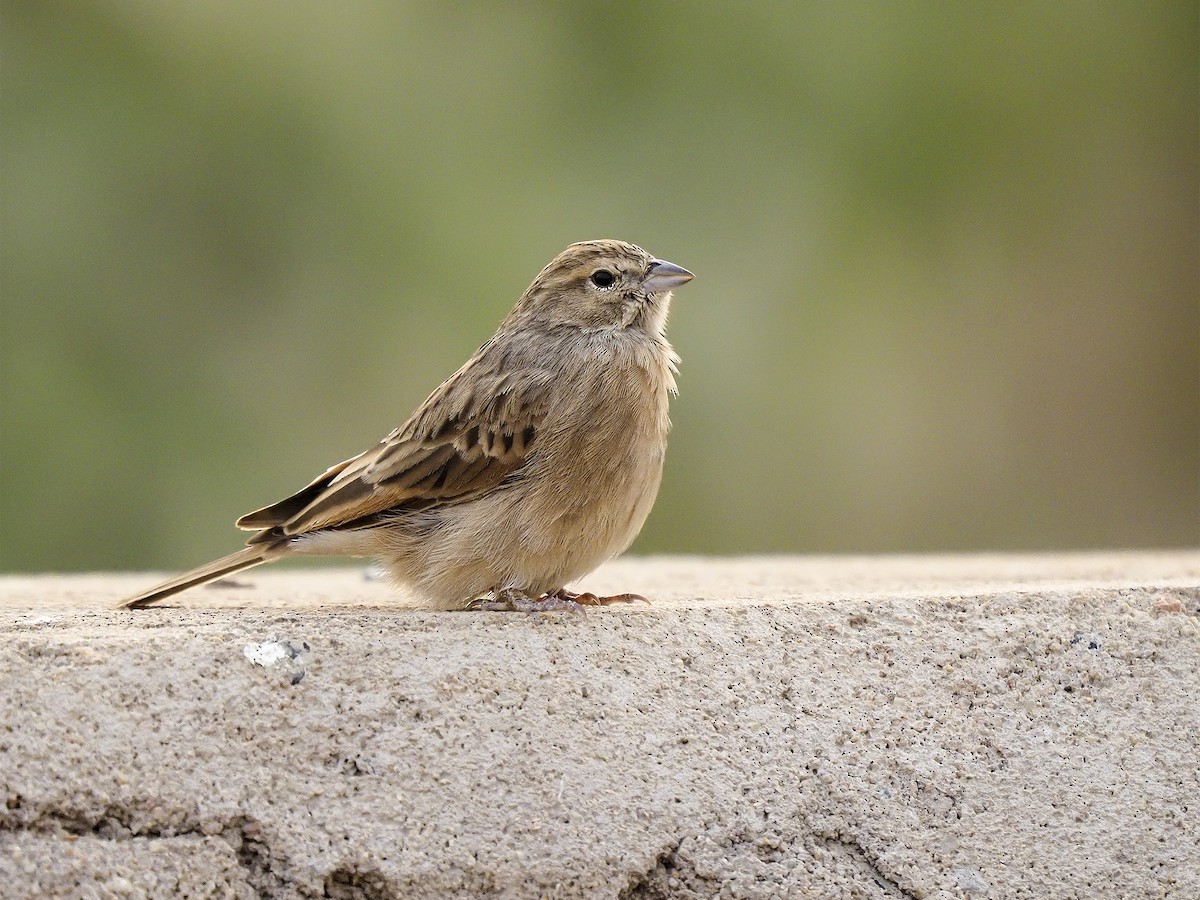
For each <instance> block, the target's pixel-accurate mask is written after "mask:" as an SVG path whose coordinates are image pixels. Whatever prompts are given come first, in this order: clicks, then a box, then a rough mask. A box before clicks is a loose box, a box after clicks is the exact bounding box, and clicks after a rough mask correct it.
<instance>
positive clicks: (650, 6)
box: [0, 0, 1200, 570]
mask: <svg viewBox="0 0 1200 900" xmlns="http://www.w3.org/2000/svg"><path fill="white" fill-rule="evenodd" d="M2 10H3V12H2V14H0V79H2V85H0V87H2V90H0V142H2V143H0V149H2V153H3V155H2V180H0V189H2V195H0V203H2V216H3V218H2V223H0V254H2V256H0V299H2V303H3V307H2V318H0V334H2V338H0V341H2V351H3V357H2V365H3V372H2V388H0V389H2V395H0V416H2V420H0V436H2V438H0V439H2V444H0V467H2V468H0V504H2V505H0V528H2V531H0V567H3V568H4V569H7V570H39V569H118V568H131V567H132V568H144V567H163V568H166V567H181V566H186V565H190V564H194V563H198V562H200V561H202V560H204V559H206V558H208V557H210V556H216V555H218V554H221V553H225V552H227V551H229V550H231V549H233V548H234V547H235V546H237V545H238V543H239V542H240V538H239V536H238V533H237V532H235V531H234V530H233V529H232V527H231V521H232V519H233V518H234V517H235V516H236V515H238V514H240V513H242V512H245V511H246V510H248V509H251V508H253V507H255V506H258V505H261V504H263V503H266V502H268V501H272V500H275V499H277V498H278V497H280V496H282V495H284V494H286V493H290V492H291V491H292V490H294V489H296V488H298V487H299V486H301V485H302V484H303V483H304V482H305V481H307V480H308V479H309V478H311V477H312V476H314V475H315V474H317V473H318V472H320V471H321V470H322V469H324V468H325V467H326V466H327V465H329V464H330V463H333V462H335V461H337V460H339V459H342V458H344V457H346V456H349V455H351V454H353V453H356V452H358V451H359V450H362V449H364V448H365V447H366V446H368V445H369V444H370V443H372V442H374V441H376V440H378V439H379V438H380V437H382V436H383V434H385V433H386V432H387V431H388V430H390V429H391V428H392V427H393V426H394V425H395V424H396V423H397V422H399V421H400V420H401V419H402V418H404V417H405V416H406V415H407V414H408V413H409V411H410V410H411V409H412V408H413V407H414V406H415V405H416V403H418V402H419V401H420V400H421V399H423V398H424V396H425V394H426V393H427V392H428V391H429V390H431V389H432V388H433V387H434V385H436V384H437V383H438V382H439V381H440V380H441V379H442V378H443V377H444V376H446V375H447V374H449V373H450V372H451V371H452V370H453V369H454V368H456V367H457V366H458V365H459V364H460V363H461V362H462V361H463V360H464V359H465V358H466V357H467V356H468V354H469V353H470V352H471V351H472V350H473V349H474V348H475V347H476V346H477V345H478V344H479V343H481V342H482V341H483V340H484V339H485V338H486V337H487V336H488V335H489V334H490V333H491V331H492V329H493V327H494V326H495V324H496V322H498V321H499V319H500V318H501V316H502V315H503V314H504V313H505V312H506V311H507V309H508V308H509V306H510V305H511V304H512V303H513V301H514V300H515V299H516V298H517V296H518V295H519V294H520V292H521V291H522V290H523V289H524V287H525V286H526V285H527V284H528V282H529V281H530V280H531V279H532V277H533V276H534V275H535V274H536V273H537V271H538V269H539V268H540V267H541V266H542V265H543V264H544V263H545V262H546V261H548V260H549V259H550V257H551V256H553V255H554V254H555V253H557V252H558V251H559V250H560V249H562V247H563V246H565V245H566V244H567V243H569V242H571V241H575V240H581V239H587V238H594V237H619V238H624V239H626V240H631V241H635V242H637V243H640V244H642V245H643V246H645V247H647V248H648V249H649V250H650V251H651V252H653V253H656V254H658V255H660V256H663V257H665V258H667V259H670V260H672V261H675V262H677V263H680V264H681V265H685V266H687V267H689V268H691V269H692V270H693V271H695V272H696V273H697V275H698V278H697V280H696V281H695V282H694V283H693V284H691V285H688V287H687V288H686V289H684V290H682V291H680V292H679V294H678V295H677V297H676V302H675V306H674V316H673V322H672V329H671V337H672V340H673V342H674V343H675V345H676V347H677V349H678V350H679V352H680V354H681V355H682V356H683V360H684V362H683V368H682V377H681V380H680V386H681V390H682V393H681V396H680V397H679V399H678V401H677V402H676V404H675V406H674V419H675V423H676V425H675V432H674V435H673V438H672V446H671V452H670V453H669V454H668V457H667V472H666V477H665V481H664V485H663V491H662V494H661V496H660V499H659V502H658V505H657V507H656V509H655V511H654V513H653V515H652V516H651V518H650V522H649V523H648V525H647V527H646V529H645V531H644V532H643V535H642V537H641V538H640V539H639V542H638V543H637V545H636V547H635V549H637V550H639V551H641V552H652V551H689V552H701V553H724V552H747V551H822V552H824V551H862V552H875V551H909V550H943V549H944V550H958V549H1027V548H1045V549H1057V548H1071V547H1083V546H1129V547H1134V546H1145V545H1181V544H1183V545H1190V544H1195V543H1197V541H1200V207H1198V196H1200V181H1198V173H1200V138H1198V130H1200V124H1198V112H1197V111H1198V109H1200V102H1198V101H1200V98H1198V79H1197V72H1198V56H1200V54H1198V44H1200V22H1198V8H1197V4H1196V3H1195V0H1186V2H1154V0H1151V2H1113V3H1084V4H1060V3H1031V4H983V3H958V4H950V3H934V2H886V3H885V2H871V3H862V2H859V3H844V4H842V3H839V4H834V3H811V4H730V3H721V2H693V3H655V2H644V0H643V2H637V3H629V2H626V3H613V4H557V3H535V2H526V3H490V4H489V3H472V4H465V3H427V4H412V3H399V2H397V3H390V2H387V3H385V2H378V3H329V2H307V3H305V2H294V3H287V4H279V3H244V2H233V0H201V2H191V3H160V2H155V0H91V2H84V0H80V2H67V0H23V2H22V0H4V2H3V6H2Z"/></svg>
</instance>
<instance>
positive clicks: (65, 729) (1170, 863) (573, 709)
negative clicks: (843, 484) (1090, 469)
mask: <svg viewBox="0 0 1200 900" xmlns="http://www.w3.org/2000/svg"><path fill="white" fill-rule="evenodd" d="M152 578H153V576H145V575H139V576H136V577H135V576H112V575H102V576H71V577H66V576H62V577H59V576H45V577H36V578H21V577H8V578H5V579H0V800H2V801H3V802H2V803H0V884H2V885H4V888H3V893H4V895H5V896H14V895H15V896H30V897H35V896H83V897H109V896H129V897H134V896H150V897H164V896H175V895H178V894H186V895H188V896H219V897H221V896H237V897H254V896H260V895H262V896H272V897H322V896H328V897H364V898H390V897H406V898H407V897H445V896H454V895H460V896H504V897H535V896H548V897H622V898H648V897H712V896H717V895H720V896H729V897H794V896H809V895H812V896H821V897H959V896H970V897H989V896H990V897H1010V896H1029V897H1047V896H1053V897H1097V896H1139V897H1143V896H1149V897H1159V896H1162V897H1166V896H1179V897H1184V896H1200V805H1198V803H1197V797H1200V763H1198V762H1197V749H1196V748H1197V742H1198V740H1200V706H1198V704H1197V700H1196V697H1197V688H1198V686H1200V627H1198V622H1200V618H1198V616H1200V552H1194V551H1186V552H1170V553H1125V554H1082V555H1069V556H963V557H894V558H886V557H883V558H800V559H793V558H764V559H736V560H702V559H686V558H664V559H646V560H630V561H624V562H619V563H616V564H613V565H611V566H609V567H608V568H606V569H605V570H603V571H602V572H600V573H597V575H596V576H595V577H594V578H592V579H589V580H588V582H587V587H589V588H591V589H598V590H608V591H612V590H616V589H621V590H636V591H639V592H641V593H645V594H647V595H648V596H652V597H654V598H655V601H656V602H655V603H654V605H653V606H649V607H644V606H635V607H628V608H620V609H605V610H599V611H595V612H592V613H589V614H588V615H587V616H586V617H580V616H576V615H571V614H564V613H556V614H536V615H520V614H502V613H473V614H468V613H426V612H414V611H411V610H405V609H400V608H397V607H396V605H395V598H394V596H393V595H392V593H391V592H390V591H389V590H388V589H387V588H386V587H385V586H384V585H381V584H376V583H370V582H367V581H365V580H364V579H363V578H362V576H361V572H360V571H359V570H354V571H351V570H337V571H329V570H322V571H314V572H307V573H295V572H272V571H270V570H264V571H256V572H251V573H247V575H246V577H242V578H239V579H238V580H237V582H236V583H235V584H233V585H229V586H223V587H219V588H213V589H205V590H198V591H193V592H191V593H190V594H186V595H183V596H182V597H181V598H179V604H178V606H175V607H172V608H166V609H150V610H146V611H141V612H114V611H111V610H110V609H109V608H108V607H109V605H110V604H111V603H112V602H114V601H115V600H116V599H117V598H119V597H120V596H122V595H124V594H126V593H129V592H132V591H133V590H134V589H135V588H138V587H141V586H144V585H145V584H146V583H148V581H150V580H151V579H152Z"/></svg>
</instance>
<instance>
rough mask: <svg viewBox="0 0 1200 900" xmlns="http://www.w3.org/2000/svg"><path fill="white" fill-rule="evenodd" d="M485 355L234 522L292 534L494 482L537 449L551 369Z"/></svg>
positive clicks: (455, 497) (470, 493)
mask: <svg viewBox="0 0 1200 900" xmlns="http://www.w3.org/2000/svg"><path fill="white" fill-rule="evenodd" d="M485 349H486V348H485ZM489 362H490V360H489V359H488V358H487V357H486V356H484V355H483V353H482V352H481V354H479V355H477V356H476V357H475V358H473V359H472V360H471V361H470V362H469V363H467V365H465V366H463V368H461V369H459V370H458V372H456V373H455V374H454V375H452V376H451V377H450V378H448V379H447V380H446V381H445V382H443V383H442V385H441V386H440V387H439V388H438V389H437V390H436V391H434V392H433V393H432V394H431V395H430V396H429V398H428V399H427V400H426V401H425V402H424V403H423V404H422V405H421V406H420V408H419V409H417V411H416V412H415V413H413V415H412V416H411V417H410V418H409V420H408V421H407V422H405V423H404V424H403V425H401V426H400V427H399V428H397V429H396V430H395V431H393V432H392V433H391V434H389V435H388V436H387V437H386V438H384V439H383V441H381V442H380V443H379V444H378V445H376V446H375V447H373V448H371V449H370V450H368V451H366V452H365V453H361V454H359V455H358V456H355V457H352V458H351V459H348V460H346V461H345V462H341V463H338V464H337V465H336V466H333V467H332V468H330V469H329V470H327V471H326V472H325V473H324V474H322V475H321V476H320V477H319V478H317V479H316V480H314V481H313V482H312V483H311V484H309V485H308V486H307V487H305V488H304V489H302V490H300V491H298V492H297V493H295V494H293V495H292V496H290V497H287V498H285V499H283V500H280V501H279V502H278V503H274V504H272V505H271V506H267V507H264V508H263V509H260V510H256V511H254V512H252V513H248V514H247V515H245V516H242V518H240V519H239V520H238V523H237V524H238V527H239V528H245V529H254V530H259V529H267V531H266V532H264V534H263V535H262V538H263V539H274V538H279V537H288V536H293V535H298V534H305V533H307V532H310V531H316V530H318V529H322V528H335V527H339V526H350V525H353V524H354V523H357V522H359V521H360V520H363V519H365V518H366V517H369V516H373V515H375V514H377V513H382V512H384V511H387V510H393V509H394V510H402V509H406V508H407V509H417V508H421V507H424V506H429V505H432V504H435V503H444V502H448V501H461V500H465V499H470V498H471V497H476V496H479V495H480V494H482V493H484V492H486V491H488V490H490V489H492V488H494V487H496V486H497V485H499V484H500V482H502V481H503V480H504V479H505V478H507V477H508V476H509V475H511V474H512V473H514V472H515V471H516V470H518V469H519V468H520V467H521V466H522V465H524V463H525V462H526V460H528V459H529V456H530V454H531V453H532V452H533V448H534V446H535V445H536V443H537V437H538V432H539V430H540V429H541V427H542V422H543V420H544V417H545V412H546V405H547V400H548V394H549V391H548V390H547V386H548V385H549V383H550V381H551V378H552V375H551V373H549V372H544V373H543V372H539V371H536V370H534V371H531V370H529V369H523V370H522V372H521V376H520V378H517V377H515V376H514V374H513V373H511V372H508V373H506V372H505V371H504V367H503V366H502V365H489ZM500 362H501V363H502V362H503V359H501V360H500ZM256 540H258V537H255V538H252V539H251V542H252V543H253V542H254V541H256Z"/></svg>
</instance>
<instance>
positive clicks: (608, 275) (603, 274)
mask: <svg viewBox="0 0 1200 900" xmlns="http://www.w3.org/2000/svg"><path fill="white" fill-rule="evenodd" d="M616 280H617V277H616V276H615V275H613V273H612V272H610V271H608V269H597V270H596V271H595V272H593V273H592V284H594V285H595V286H596V287H598V288H606V287H612V284H613V282H614V281H616Z"/></svg>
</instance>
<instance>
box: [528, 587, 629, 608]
mask: <svg viewBox="0 0 1200 900" xmlns="http://www.w3.org/2000/svg"><path fill="white" fill-rule="evenodd" d="M546 597H556V598H557V599H559V600H566V601H568V602H570V603H577V604H579V605H580V606H610V605H612V604H613V603H634V602H636V601H638V600H640V601H641V602H642V603H645V604H649V603H650V601H649V600H647V599H646V598H645V597H643V596H642V595H641V594H613V595H612V596H611V597H597V596H596V595H595V594H593V593H592V592H591V591H584V592H583V593H582V594H577V593H575V592H574V591H568V590H567V589H566V588H559V589H558V590H557V591H551V592H550V593H548V594H546Z"/></svg>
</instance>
